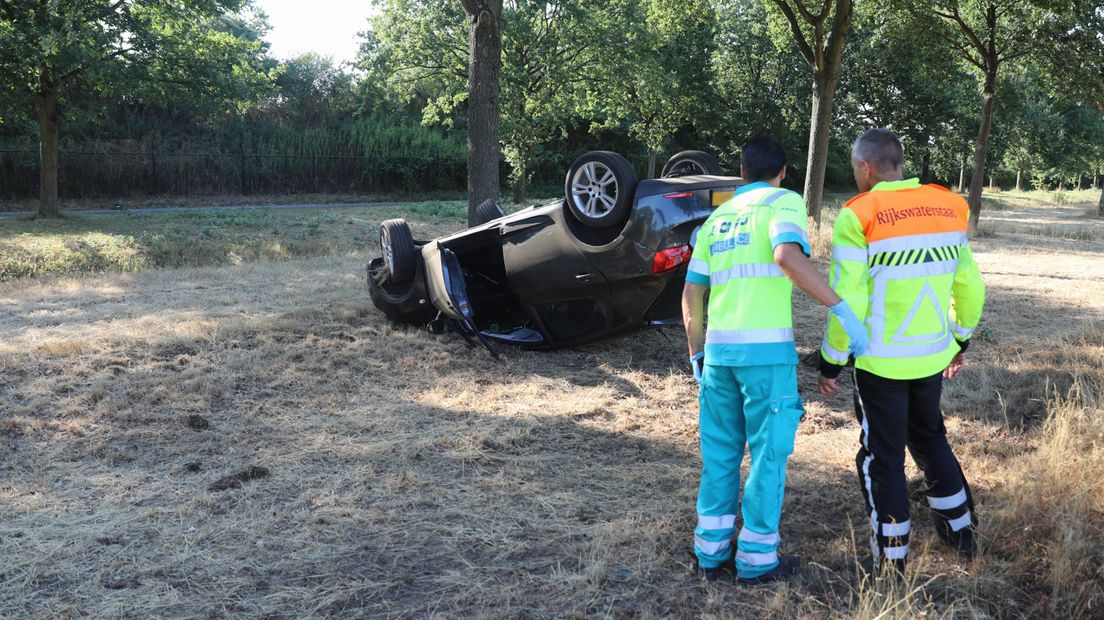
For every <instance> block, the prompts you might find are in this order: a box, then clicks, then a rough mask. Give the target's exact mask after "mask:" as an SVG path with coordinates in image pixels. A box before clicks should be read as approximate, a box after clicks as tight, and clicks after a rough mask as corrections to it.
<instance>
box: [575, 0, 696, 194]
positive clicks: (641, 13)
mask: <svg viewBox="0 0 1104 620" xmlns="http://www.w3.org/2000/svg"><path fill="white" fill-rule="evenodd" d="M712 4H713V3H712V2H711V1H710V0H628V1H625V2H620V3H618V2H611V3H609V4H608V5H607V9H609V10H610V11H611V12H616V13H617V17H616V19H615V21H614V22H613V23H611V24H608V25H607V26H606V27H607V28H613V29H615V31H616V33H617V36H615V37H605V39H604V40H605V41H606V42H607V46H606V48H605V49H604V50H602V53H601V54H600V55H599V56H600V64H599V66H598V67H597V68H596V69H597V70H596V71H594V73H595V74H596V75H594V76H593V78H592V79H590V80H587V81H586V82H585V83H586V84H587V86H588V87H589V88H588V93H587V100H588V102H589V108H590V109H589V110H588V112H589V114H590V115H591V116H592V117H594V118H596V119H598V122H597V123H596V124H595V126H596V127H599V128H616V127H622V126H623V127H625V128H626V131H627V133H628V135H629V136H630V137H631V138H633V139H635V140H637V141H639V142H640V143H641V144H643V145H644V146H646V147H647V149H648V165H647V176H648V178H653V177H655V174H656V153H657V152H658V151H659V150H660V149H662V148H663V147H664V145H665V144H666V143H667V141H668V140H669V139H670V138H671V136H672V135H673V134H674V133H675V132H676V131H677V130H678V129H679V128H680V127H683V126H684V125H687V124H689V123H691V122H692V121H693V120H694V119H695V118H696V117H697V116H698V115H699V114H700V113H701V112H702V111H703V110H704V108H705V103H706V102H707V101H708V100H709V99H710V93H711V91H712V88H711V81H712V80H711V77H712V76H711V72H710V69H711V67H710V63H711V55H712V52H713V32H714V27H715V23H716V15H715V13H714V11H713V6H712ZM615 7H617V8H615Z"/></svg>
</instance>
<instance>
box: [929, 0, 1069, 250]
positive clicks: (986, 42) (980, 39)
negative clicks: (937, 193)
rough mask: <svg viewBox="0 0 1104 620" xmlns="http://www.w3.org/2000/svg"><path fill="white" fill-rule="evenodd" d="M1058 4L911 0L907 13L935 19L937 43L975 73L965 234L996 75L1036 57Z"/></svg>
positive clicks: (973, 226)
mask: <svg viewBox="0 0 1104 620" xmlns="http://www.w3.org/2000/svg"><path fill="white" fill-rule="evenodd" d="M1062 4H1064V3H1063V2H1038V1H1034V0H976V1H975V0H928V1H926V2H912V3H908V6H909V7H910V9H911V10H912V11H914V12H915V13H918V14H923V15H927V16H929V17H931V18H932V19H934V20H937V21H936V22H935V23H938V24H940V25H942V27H941V28H938V29H937V30H936V32H937V33H938V34H939V37H940V39H941V40H942V41H943V42H944V43H946V45H947V46H948V47H949V48H950V49H951V50H952V51H953V52H954V53H955V55H956V56H957V57H958V58H959V59H961V60H962V61H964V62H966V63H968V64H969V65H970V66H972V67H974V68H976V69H977V70H978V71H979V72H980V74H981V97H982V108H981V115H980V123H979V126H978V135H977V141H976V142H975V144H974V157H973V174H972V176H971V177H970V191H969V194H968V196H967V202H969V203H970V224H969V230H970V234H971V235H972V234H974V233H975V232H977V225H978V220H979V218H980V217H981V193H982V190H983V189H984V184H985V171H986V158H987V154H988V148H989V138H990V134H991V131H992V127H993V108H994V105H995V104H996V94H997V85H998V77H999V76H1000V70H1001V67H1003V66H1006V65H1008V64H1010V63H1012V62H1014V61H1016V60H1018V59H1021V58H1024V57H1026V56H1030V55H1032V54H1034V53H1037V52H1038V51H1039V50H1040V49H1041V47H1042V46H1043V43H1044V42H1045V38H1043V37H1041V36H1040V35H1041V33H1042V32H1044V31H1045V30H1046V28H1047V27H1048V25H1049V24H1050V23H1052V22H1053V21H1054V17H1055V15H1056V13H1055V11H1056V10H1057V9H1058V8H1060V7H1061V5H1062Z"/></svg>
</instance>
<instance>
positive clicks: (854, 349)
mask: <svg viewBox="0 0 1104 620" xmlns="http://www.w3.org/2000/svg"><path fill="white" fill-rule="evenodd" d="M829 310H830V311H831V312H832V314H834V315H836V318H837V319H839V322H840V324H841V325H843V331H845V332H847V338H848V339H849V340H851V345H850V346H849V347H848V350H849V351H850V352H851V355H854V356H855V357H858V356H860V355H862V354H863V353H866V345H867V344H869V338H868V337H867V335H866V326H865V325H863V324H862V321H860V320H859V317H857V316H855V313H854V311H852V310H851V306H848V305H847V302H846V301H840V302H839V303H838V304H836V305H834V306H832V307H831V308H829Z"/></svg>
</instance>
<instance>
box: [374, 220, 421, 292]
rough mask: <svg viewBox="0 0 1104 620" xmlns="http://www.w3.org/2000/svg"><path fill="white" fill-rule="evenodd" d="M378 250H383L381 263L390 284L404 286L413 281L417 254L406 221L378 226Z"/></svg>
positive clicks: (416, 266) (391, 221)
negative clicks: (385, 269)
mask: <svg viewBox="0 0 1104 620" xmlns="http://www.w3.org/2000/svg"><path fill="white" fill-rule="evenodd" d="M380 249H381V250H383V263H384V265H386V267H387V271H388V275H389V276H390V278H389V279H390V280H391V282H394V283H395V284H406V283H407V282H410V281H411V280H413V279H414V270H415V269H417V268H418V253H417V250H416V249H415V247H414V236H413V235H412V234H410V226H409V225H407V223H406V220H404V219H395V220H387V221H385V222H383V223H382V224H380Z"/></svg>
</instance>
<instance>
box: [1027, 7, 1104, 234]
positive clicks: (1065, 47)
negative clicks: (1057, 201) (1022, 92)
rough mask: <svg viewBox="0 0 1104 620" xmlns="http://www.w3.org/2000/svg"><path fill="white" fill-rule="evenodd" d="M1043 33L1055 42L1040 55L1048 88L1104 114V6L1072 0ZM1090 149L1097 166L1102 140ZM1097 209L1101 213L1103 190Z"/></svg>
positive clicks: (1102, 152) (1103, 211)
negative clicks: (1047, 80) (1059, 17)
mask: <svg viewBox="0 0 1104 620" xmlns="http://www.w3.org/2000/svg"><path fill="white" fill-rule="evenodd" d="M1044 36H1045V38H1047V39H1049V40H1051V41H1053V42H1054V44H1053V45H1050V46H1047V47H1046V48H1044V53H1043V54H1041V55H1040V57H1039V64H1040V66H1041V67H1042V68H1043V74H1044V75H1046V76H1048V77H1049V78H1050V80H1049V86H1050V88H1051V90H1052V91H1053V92H1055V93H1057V94H1058V95H1059V96H1060V97H1063V98H1065V99H1066V100H1068V101H1073V102H1076V103H1078V104H1081V105H1084V106H1088V107H1091V108H1092V109H1094V110H1095V111H1096V113H1097V116H1098V117H1099V116H1101V115H1104V6H1101V4H1100V3H1099V2H1098V1H1096V0H1072V2H1070V6H1069V9H1068V10H1067V11H1065V12H1064V13H1063V14H1062V19H1058V20H1054V21H1053V22H1052V23H1051V24H1049V29H1048V30H1047V31H1046V32H1045V33H1044ZM1093 150H1095V155H1094V156H1092V157H1091V159H1093V160H1095V161H1094V162H1093V163H1092V164H1091V165H1094V166H1099V165H1100V163H1101V162H1102V161H1104V143H1102V142H1101V141H1097V142H1096V144H1095V145H1094V149H1093ZM1093 172H1095V170H1093ZM1094 176H1095V175H1094ZM1098 213H1099V215H1100V216H1101V217H1104V190H1102V191H1101V193H1100V202H1099V205H1098Z"/></svg>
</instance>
